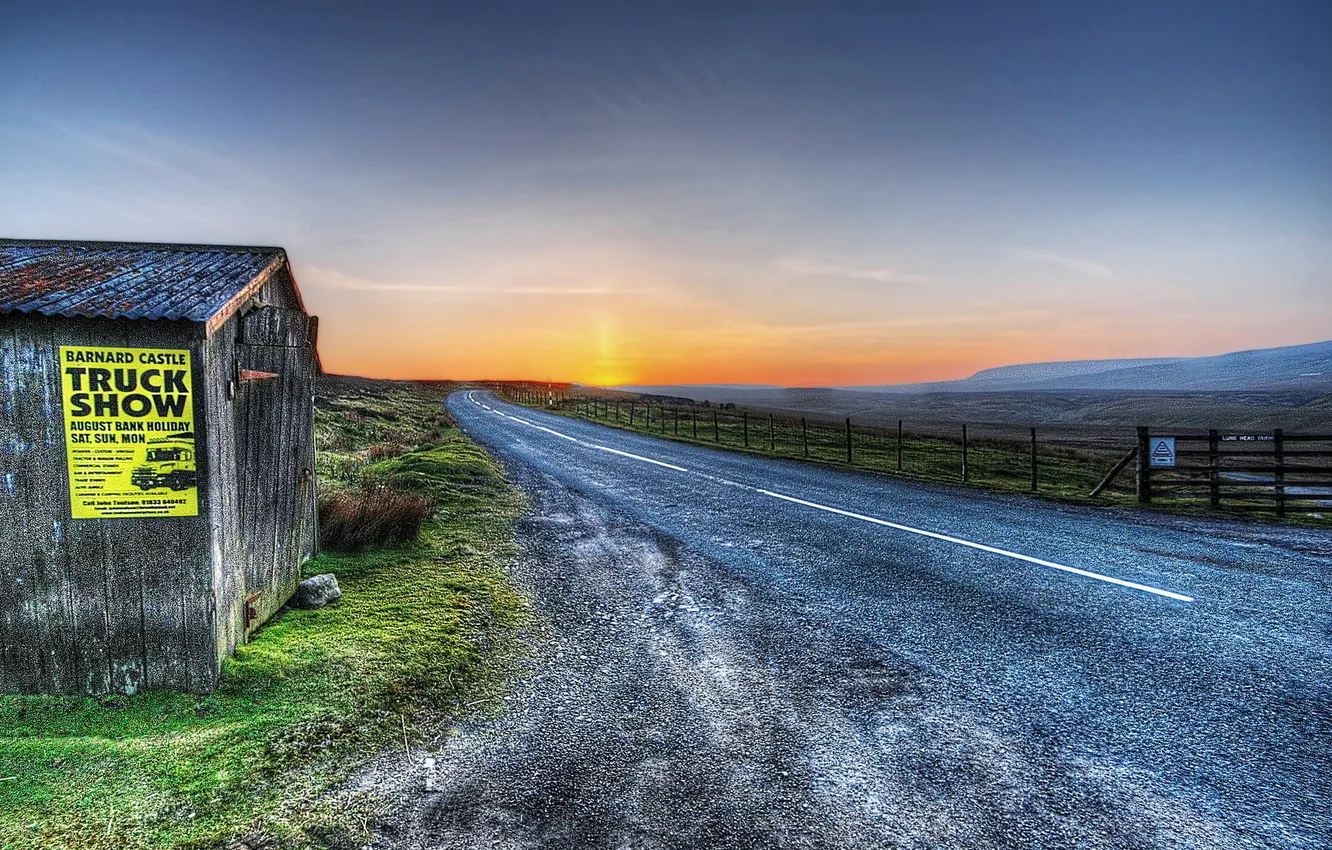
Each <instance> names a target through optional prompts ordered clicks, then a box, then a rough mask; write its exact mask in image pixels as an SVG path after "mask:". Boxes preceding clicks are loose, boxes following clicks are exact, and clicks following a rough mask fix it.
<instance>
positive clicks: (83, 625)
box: [0, 240, 319, 694]
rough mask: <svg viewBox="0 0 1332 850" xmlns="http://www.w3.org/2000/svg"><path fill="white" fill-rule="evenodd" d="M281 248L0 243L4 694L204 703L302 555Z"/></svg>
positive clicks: (296, 330)
mask: <svg viewBox="0 0 1332 850" xmlns="http://www.w3.org/2000/svg"><path fill="white" fill-rule="evenodd" d="M316 329H317V321H316V319H315V318H314V317H312V316H310V315H308V314H307V313H306V310H305V306H304V304H303V303H302V302H301V295H300V292H299V291H298V290H297V288H296V281H295V279H294V278H293V277H292V273H291V266H290V264H289V263H288V260H287V253H286V251H284V250H283V249H281V248H245V247H223V246H209V245H161V244H137V243H135V244H121V243H105V242H38V241H30V240H0V692H2V693H69V694H78V693H83V694H101V693H108V692H118V693H135V692H138V691H141V690H146V689H152V688H175V689H179V690H186V691H194V692H208V691H211V690H212V689H213V688H215V687H216V685H217V681H218V672H219V669H220V665H221V662H222V660H223V659H224V658H226V657H227V656H228V655H229V654H230V653H231V652H232V651H233V650H234V649H235V647H236V644H237V643H240V642H243V641H244V640H245V639H246V636H247V635H248V634H249V633H250V632H251V631H253V629H254V628H255V627H256V626H258V625H259V624H261V623H262V622H263V621H264V620H266V619H267V618H268V617H270V616H271V615H272V614H273V613H274V612H275V611H277V610H278V608H280V607H281V606H282V605H283V604H284V603H285V602H286V601H287V600H288V599H289V598H290V597H291V594H292V593H293V592H294V590H295V588H296V585H297V583H298V582H299V576H300V568H301V564H302V562H303V561H304V560H305V559H307V558H309V557H310V556H311V555H313V554H314V552H315V547H316V537H317V530H316V508H315V489H314V488H315V480H314V466H315V462H314V421H313V390H314V377H315V374H316V373H317V372H318V369H319V364H318V355H317V353H316V348H315V337H316Z"/></svg>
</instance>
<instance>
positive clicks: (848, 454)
mask: <svg viewBox="0 0 1332 850" xmlns="http://www.w3.org/2000/svg"><path fill="white" fill-rule="evenodd" d="M846 462H847V463H851V417H850V416H848V417H847V418H846Z"/></svg>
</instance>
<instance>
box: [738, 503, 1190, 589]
mask: <svg viewBox="0 0 1332 850" xmlns="http://www.w3.org/2000/svg"><path fill="white" fill-rule="evenodd" d="M741 486H744V485H741ZM754 489H755V490H756V491H757V492H759V493H762V494H763V495H765V496H771V497H772V498H774V499H782V500H783V501H787V502H794V503H795V504H797V505H804V506H806V507H809V508H815V509H817V510H820V511H827V512H828V513H832V514H841V515H842V516H846V517H851V518H852V519H858V520H860V521H861V522H872V523H874V524H875V525H882V526H886V527H888V528H895V529H897V530H898V531H906V532H908V533H910V534H919V535H921V536H923V537H933V538H934V539H935V540H944V541H947V542H948V543H956V544H957V545H958V546H966V547H969V548H971V549H979V550H981V551H982V552H993V553H994V554H996V555H1003V556H1004V557H1007V558H1016V559H1017V560H1019V561H1026V562H1027V563H1030V564H1039V565H1041V566H1042V567H1050V568H1051V569H1055V570H1063V571H1064V572H1066V573H1073V574H1074V575H1080V576H1083V577H1085V578H1094V579H1096V580H1097V581H1105V582H1109V583H1110V584H1117V585H1119V586H1120V587H1131V588H1133V589H1134V590H1141V591H1144V592H1146V593H1155V594H1156V595H1157V596H1164V597H1167V598H1169V599H1177V600H1179V601H1180V602H1192V601H1193V597H1192V596H1185V595H1184V594H1182V593H1175V592H1173V591H1169V590H1162V589H1161V588H1159V587H1152V586H1151V585H1146V584H1138V583H1137V582H1134V581H1127V580H1125V579H1122V578H1115V577H1114V576H1107V575H1102V574H1101V573H1094V572H1091V571H1090V570H1082V569H1078V568H1077V567H1070V566H1066V565H1064V564H1056V563H1055V562H1054V561H1046V560H1043V559H1041V558H1033V557H1032V556H1031V555H1023V554H1022V553H1020V552H1010V551H1008V550H1007V549H1000V548H998V547H995V546H987V545H986V544H984V543H976V542H973V541H971V540H963V539H962V538H961V537H953V536H951V535H948V534H940V533H939V532H937V531H926V530H925V529H923V528H912V527H911V526H909V525H902V524H901V523H896V522H889V521H888V520H886V519H879V518H878V517H872V516H865V515H864V514H858V513H854V512H852V511H844V510H842V509H841V508H834V507H830V506H828V505H821V504H819V503H818V502H809V501H806V500H804V499H797V498H796V497H795V496H787V495H786V494H784V493H776V492H773V491H772V490H764V489H762V488H759V487H756V488H754Z"/></svg>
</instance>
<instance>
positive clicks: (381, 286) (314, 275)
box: [297, 266, 658, 296]
mask: <svg viewBox="0 0 1332 850" xmlns="http://www.w3.org/2000/svg"><path fill="white" fill-rule="evenodd" d="M297 273H298V276H299V277H302V278H305V279H306V280H313V281H314V282H315V285H316V286H320V287H324V288H328V289H343V290H359V291H362V292H425V293H441V294H453V293H465V294H477V295H553V296H587V295H651V294H654V293H656V292H657V291H658V290H657V289H655V288H652V287H635V288H626V289H616V288H612V287H606V286H573V287H560V286H474V285H451V284H441V285H432V284H422V283H384V282H381V281H375V280H367V279H365V278H361V277H355V276H353V275H349V274H345V273H343V272H341V271H338V270H337V269H329V268H321V267H319V266H298V267H297Z"/></svg>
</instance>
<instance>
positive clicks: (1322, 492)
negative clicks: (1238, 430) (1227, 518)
mask: <svg viewBox="0 0 1332 850" xmlns="http://www.w3.org/2000/svg"><path fill="white" fill-rule="evenodd" d="M1162 440H1168V441H1169V443H1168V446H1169V448H1168V450H1167V451H1165V452H1164V454H1165V455H1166V456H1168V464H1167V465H1156V463H1154V461H1153V459H1152V455H1153V454H1154V452H1153V449H1152V446H1153V445H1156V446H1158V447H1159V446H1160V443H1161V441H1162ZM1135 452H1136V455H1137V460H1138V501H1140V502H1150V501H1152V500H1153V499H1154V498H1155V497H1158V496H1170V497H1176V498H1181V497H1182V498H1190V497H1194V498H1199V497H1205V498H1206V499H1207V501H1208V504H1209V505H1210V506H1211V507H1213V508H1222V509H1225V510H1232V511H1265V512H1266V511H1270V512H1274V513H1276V515H1277V516H1285V515H1286V514H1288V513H1322V512H1325V511H1328V510H1329V509H1332V434H1287V433H1285V432H1284V431H1282V430H1281V429H1280V428H1278V429H1276V430H1274V431H1270V432H1268V433H1266V434H1226V433H1223V432H1220V431H1209V432H1207V433H1206V434H1174V435H1170V436H1168V437H1165V436H1164V435H1152V434H1149V433H1148V430H1147V429H1146V428H1139V429H1138V446H1137V448H1136V449H1135Z"/></svg>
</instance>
